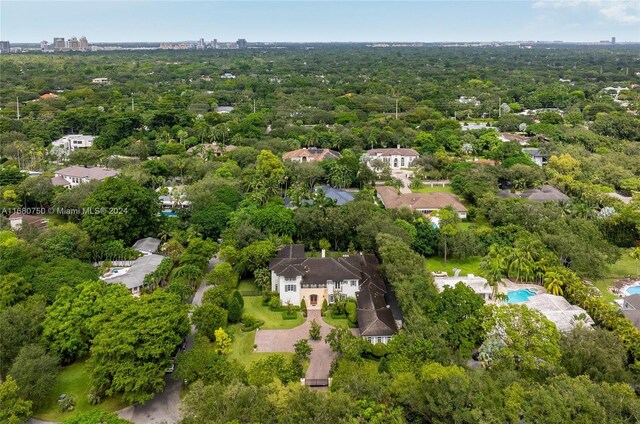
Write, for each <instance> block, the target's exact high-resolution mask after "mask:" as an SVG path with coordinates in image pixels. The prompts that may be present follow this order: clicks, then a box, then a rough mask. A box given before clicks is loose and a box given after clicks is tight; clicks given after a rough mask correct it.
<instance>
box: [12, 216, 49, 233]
mask: <svg viewBox="0 0 640 424" xmlns="http://www.w3.org/2000/svg"><path fill="white" fill-rule="evenodd" d="M9 224H10V225H11V229H12V230H14V231H17V230H19V229H20V228H22V226H23V225H32V226H34V227H35V228H37V229H39V230H41V229H43V228H46V227H47V219H46V218H44V217H43V216H38V215H24V214H21V213H18V212H14V213H12V214H11V216H9Z"/></svg>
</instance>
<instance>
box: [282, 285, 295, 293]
mask: <svg viewBox="0 0 640 424" xmlns="http://www.w3.org/2000/svg"><path fill="white" fill-rule="evenodd" d="M284 291H285V292H294V291H296V285H295V284H285V285H284Z"/></svg>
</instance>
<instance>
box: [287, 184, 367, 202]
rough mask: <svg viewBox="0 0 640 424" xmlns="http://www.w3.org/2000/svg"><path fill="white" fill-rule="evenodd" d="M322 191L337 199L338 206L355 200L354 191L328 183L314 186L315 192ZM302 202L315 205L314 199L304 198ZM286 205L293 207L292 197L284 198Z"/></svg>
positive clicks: (330, 197) (325, 195)
mask: <svg viewBox="0 0 640 424" xmlns="http://www.w3.org/2000/svg"><path fill="white" fill-rule="evenodd" d="M320 191H322V193H323V194H324V197H326V198H327V199H331V200H333V201H335V202H336V206H342V205H345V204H347V203H349V202H352V201H354V200H355V196H354V194H353V193H350V192H348V191H345V190H342V189H339V188H333V187H330V186H328V185H321V186H317V187H314V188H313V192H314V194H319V192H320ZM301 203H302V204H303V205H313V203H314V199H304V200H303V201H302V202H301ZM284 205H285V206H286V207H288V208H291V207H293V205H292V204H291V198H290V197H286V198H285V199H284Z"/></svg>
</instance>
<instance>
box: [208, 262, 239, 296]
mask: <svg viewBox="0 0 640 424" xmlns="http://www.w3.org/2000/svg"><path fill="white" fill-rule="evenodd" d="M238 281H239V277H238V273H236V272H235V271H234V269H233V267H232V266H231V264H230V263H229V262H221V263H219V264H217V265H216V266H215V268H213V269H212V270H211V271H210V272H209V273H208V274H207V282H208V284H210V285H213V286H216V287H225V288H226V289H228V290H233V289H235V288H236V287H237V286H238Z"/></svg>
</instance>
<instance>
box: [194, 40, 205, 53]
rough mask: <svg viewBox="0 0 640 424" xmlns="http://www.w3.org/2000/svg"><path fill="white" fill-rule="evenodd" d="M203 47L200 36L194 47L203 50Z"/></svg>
mask: <svg viewBox="0 0 640 424" xmlns="http://www.w3.org/2000/svg"><path fill="white" fill-rule="evenodd" d="M204 47H205V44H204V38H201V39H199V40H198V43H197V44H196V49H198V50H204Z"/></svg>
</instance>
